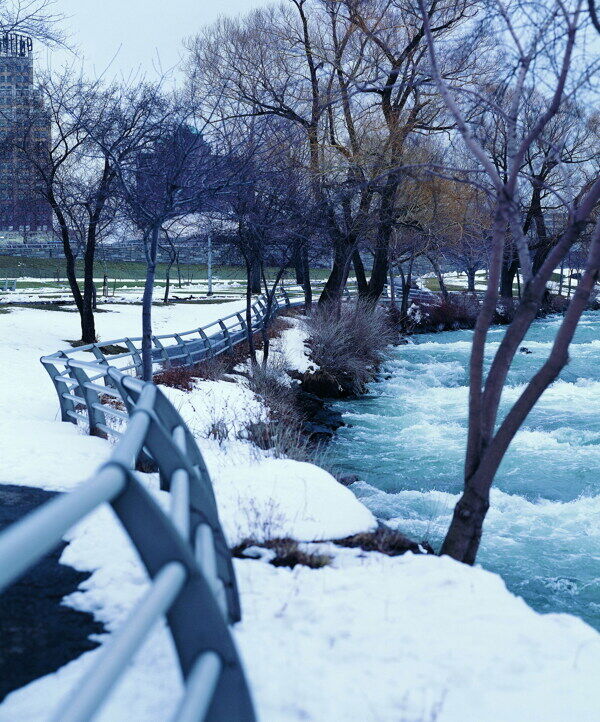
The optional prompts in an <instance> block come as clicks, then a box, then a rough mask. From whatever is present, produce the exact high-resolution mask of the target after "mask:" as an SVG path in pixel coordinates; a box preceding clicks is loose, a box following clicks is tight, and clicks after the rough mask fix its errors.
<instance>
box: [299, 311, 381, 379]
mask: <svg viewBox="0 0 600 722" xmlns="http://www.w3.org/2000/svg"><path fill="white" fill-rule="evenodd" d="M307 327H308V332H309V338H308V346H309V348H310V355H311V358H312V360H313V361H314V362H315V363H316V364H317V365H318V366H319V368H320V370H321V372H322V373H323V374H326V375H328V376H329V377H331V378H332V379H334V380H335V381H336V382H337V383H338V384H339V386H340V387H341V388H342V389H344V390H347V391H348V392H350V393H361V392H362V391H363V390H364V387H365V385H366V384H367V383H368V382H369V381H372V380H373V378H374V374H375V371H376V369H377V367H378V365H379V363H380V362H381V361H382V359H383V355H384V350H385V348H386V347H387V346H388V345H389V344H390V343H392V342H393V340H394V336H395V335H394V331H393V329H392V326H391V324H390V322H389V320H388V318H387V316H386V314H385V312H384V311H383V310H381V309H379V308H375V309H373V307H372V306H371V305H369V304H366V303H363V302H361V301H358V302H357V303H356V304H352V305H346V304H343V305H342V308H341V310H338V308H337V307H335V306H334V305H323V306H319V307H318V308H317V309H316V310H315V312H314V313H313V315H312V316H311V317H310V318H309V319H308V321H307Z"/></svg>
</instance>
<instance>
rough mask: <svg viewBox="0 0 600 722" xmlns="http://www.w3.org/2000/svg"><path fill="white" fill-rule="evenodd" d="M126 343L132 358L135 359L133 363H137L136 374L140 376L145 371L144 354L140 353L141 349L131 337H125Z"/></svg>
mask: <svg viewBox="0 0 600 722" xmlns="http://www.w3.org/2000/svg"><path fill="white" fill-rule="evenodd" d="M125 345H126V346H127V349H128V351H129V353H130V354H131V358H132V360H133V363H134V364H135V375H136V376H138V377H140V376H141V375H142V374H143V372H144V364H143V362H142V355H141V354H140V352H139V350H138V349H137V348H136V346H135V344H134V343H133V341H132V340H131V339H130V338H126V339H125Z"/></svg>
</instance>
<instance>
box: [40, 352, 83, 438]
mask: <svg viewBox="0 0 600 722" xmlns="http://www.w3.org/2000/svg"><path fill="white" fill-rule="evenodd" d="M59 354H60V357H61V358H67V356H66V354H65V353H63V352H62V351H60V352H59ZM42 365H43V367H44V368H45V369H46V371H47V372H48V375H49V376H50V378H51V379H52V383H53V384H54V388H55V389H56V395H57V396H58V403H59V405H60V418H61V420H62V421H69V422H70V423H72V424H77V419H74V418H73V417H71V416H70V415H69V414H68V413H67V412H68V411H72V412H74V411H75V402H74V401H73V400H72V399H69V398H65V397H64V396H63V394H64V393H65V392H68V391H69V386H68V385H67V384H64V383H62V382H60V381H57V378H59V377H60V378H63V379H64V378H66V377H65V376H63V374H62V373H61V372H60V371H59V370H58V368H57V367H56V366H55V365H54V364H53V363H50V362H48V361H42ZM66 368H67V367H66V365H65V369H66ZM69 378H71V375H70V374H69Z"/></svg>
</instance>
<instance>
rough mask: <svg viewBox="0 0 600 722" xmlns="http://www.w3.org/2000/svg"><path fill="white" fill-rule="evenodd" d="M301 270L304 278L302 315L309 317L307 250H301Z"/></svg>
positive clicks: (310, 287) (309, 284)
mask: <svg viewBox="0 0 600 722" xmlns="http://www.w3.org/2000/svg"><path fill="white" fill-rule="evenodd" d="M302 268H303V276H304V285H303V286H302V288H303V289H304V313H305V314H306V315H307V316H310V314H311V312H312V301H313V293H312V285H311V280H310V266H309V263H308V248H303V249H302Z"/></svg>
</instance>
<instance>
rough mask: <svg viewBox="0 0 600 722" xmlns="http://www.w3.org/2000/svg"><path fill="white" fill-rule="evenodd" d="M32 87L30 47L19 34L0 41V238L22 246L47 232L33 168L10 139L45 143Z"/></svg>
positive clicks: (47, 214) (46, 211)
mask: <svg viewBox="0 0 600 722" xmlns="http://www.w3.org/2000/svg"><path fill="white" fill-rule="evenodd" d="M41 107H42V103H41V98H40V95H39V92H38V91H37V90H36V89H35V88H34V85H33V41H32V39H31V38H29V37H27V36H25V35H20V34H18V33H5V34H4V35H2V36H0V231H1V232H2V233H1V234H0V235H3V236H4V237H5V238H6V237H7V236H8V237H9V238H10V239H11V240H15V237H20V238H21V239H22V240H24V241H28V240H30V239H31V238H32V237H35V236H39V235H45V234H46V233H49V232H50V229H51V218H52V216H51V210H50V207H49V206H48V204H47V203H46V202H45V201H44V200H43V199H42V198H41V196H40V194H39V193H37V192H36V180H35V174H34V171H33V168H32V167H31V166H30V165H28V164H27V162H25V161H24V160H23V157H22V156H21V155H20V154H19V153H18V151H17V148H16V144H15V143H14V141H11V137H13V138H14V137H19V138H23V137H24V136H28V138H29V141H32V142H34V143H40V144H47V143H49V142H50V120H49V117H48V116H47V115H46V114H45V113H43V112H40V110H41Z"/></svg>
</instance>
